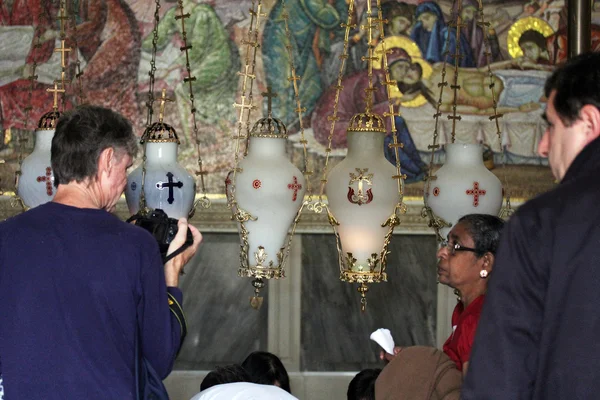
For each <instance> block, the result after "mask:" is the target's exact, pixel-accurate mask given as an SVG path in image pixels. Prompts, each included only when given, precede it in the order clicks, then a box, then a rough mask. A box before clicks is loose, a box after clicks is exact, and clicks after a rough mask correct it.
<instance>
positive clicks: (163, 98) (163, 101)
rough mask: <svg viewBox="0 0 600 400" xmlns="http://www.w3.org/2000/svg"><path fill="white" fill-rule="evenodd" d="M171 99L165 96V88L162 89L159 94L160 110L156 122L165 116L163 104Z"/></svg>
mask: <svg viewBox="0 0 600 400" xmlns="http://www.w3.org/2000/svg"><path fill="white" fill-rule="evenodd" d="M171 101H173V100H172V99H169V98H168V97H167V89H163V90H162V94H161V96H160V111H159V112H158V122H162V121H163V118H164V116H165V104H166V103H167V102H171Z"/></svg>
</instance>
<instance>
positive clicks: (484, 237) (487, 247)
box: [458, 214, 504, 257]
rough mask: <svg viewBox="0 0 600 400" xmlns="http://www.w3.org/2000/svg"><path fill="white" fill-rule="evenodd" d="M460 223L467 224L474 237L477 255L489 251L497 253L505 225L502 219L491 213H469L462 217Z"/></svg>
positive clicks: (470, 233)
mask: <svg viewBox="0 0 600 400" xmlns="http://www.w3.org/2000/svg"><path fill="white" fill-rule="evenodd" d="M458 223H461V224H463V225H465V228H466V229H467V232H468V233H469V235H470V236H471V238H472V239H473V242H474V243H475V250H477V251H476V252H475V254H476V255H477V257H482V256H483V255H485V253H487V252H490V253H492V254H493V255H496V250H497V249H498V243H499V242H500V234H501V233H502V228H503V227H504V221H503V220H502V219H500V218H498V217H496V216H495V215H489V214H467V215H465V216H464V217H462V218H460V219H459V220H458Z"/></svg>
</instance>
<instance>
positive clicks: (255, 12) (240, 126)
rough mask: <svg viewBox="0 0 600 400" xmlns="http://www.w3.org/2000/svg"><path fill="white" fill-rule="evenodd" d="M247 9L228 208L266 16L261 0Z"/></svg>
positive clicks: (247, 122)
mask: <svg viewBox="0 0 600 400" xmlns="http://www.w3.org/2000/svg"><path fill="white" fill-rule="evenodd" d="M255 7H256V9H255ZM248 11H249V12H250V26H249V28H248V40H242V44H243V45H245V46H246V57H245V65H244V72H238V75H239V76H241V77H242V78H243V79H242V94H241V95H240V102H239V103H238V102H236V103H233V107H234V108H238V109H239V110H240V111H239V118H238V122H237V124H236V134H235V136H233V139H234V140H235V156H234V168H233V174H232V176H231V193H230V199H229V202H228V207H230V208H234V207H236V201H235V181H236V176H237V173H238V172H240V170H239V166H238V165H239V162H240V152H241V150H240V149H241V141H242V139H247V138H248V137H249V136H250V115H251V112H252V110H254V109H255V108H256V107H255V106H254V105H253V104H252V100H253V99H252V87H253V85H254V80H255V79H256V75H255V73H254V71H255V69H256V54H257V53H258V48H259V47H260V43H259V41H258V31H259V28H260V19H261V17H266V16H267V15H266V14H265V13H263V12H262V0H258V2H256V1H255V0H252V5H251V8H250V9H249V10H248ZM244 130H245V132H246V134H245V135H244V134H243V132H244ZM246 147H247V146H246Z"/></svg>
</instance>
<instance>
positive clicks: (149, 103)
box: [139, 0, 160, 215]
mask: <svg viewBox="0 0 600 400" xmlns="http://www.w3.org/2000/svg"><path fill="white" fill-rule="evenodd" d="M155 3H156V8H155V9H154V25H153V29H152V56H151V57H150V71H148V75H149V76H150V80H149V82H148V101H146V130H148V128H150V126H151V125H152V115H153V114H154V109H153V107H154V80H155V78H154V74H155V73H156V51H157V44H158V23H159V22H160V14H159V13H160V0H155ZM145 133H146V132H144V134H143V135H142V138H141V139H140V144H141V145H142V148H143V150H142V151H143V157H142V187H141V190H140V202H139V213H141V214H142V215H144V214H147V213H148V211H149V210H148V207H147V206H146V195H145V194H144V192H145V190H144V187H145V183H146V160H147V157H146V145H145V142H146V137H145Z"/></svg>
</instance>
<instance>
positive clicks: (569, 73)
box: [544, 53, 600, 127]
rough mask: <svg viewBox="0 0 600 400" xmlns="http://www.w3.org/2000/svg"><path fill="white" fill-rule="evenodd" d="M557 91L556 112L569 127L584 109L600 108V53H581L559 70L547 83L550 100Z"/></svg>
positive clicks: (545, 88)
mask: <svg viewBox="0 0 600 400" xmlns="http://www.w3.org/2000/svg"><path fill="white" fill-rule="evenodd" d="M554 90H556V96H554V104H553V105H554V109H555V110H556V113H557V114H558V117H559V118H560V120H561V122H562V123H563V124H564V125H565V126H567V127H568V126H571V125H572V124H573V123H574V122H575V121H577V120H578V119H579V112H580V111H581V109H582V108H583V106H585V105H588V104H589V105H593V106H594V107H596V108H598V109H600V53H584V54H580V55H578V56H576V57H573V58H572V59H570V60H569V61H567V62H566V63H565V64H564V65H563V66H561V67H559V68H558V69H556V70H555V71H554V73H553V74H552V75H551V76H550V78H548V80H547V81H546V85H545V87H544V92H545V94H546V97H548V98H549V97H550V93H551V92H552V91H554Z"/></svg>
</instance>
